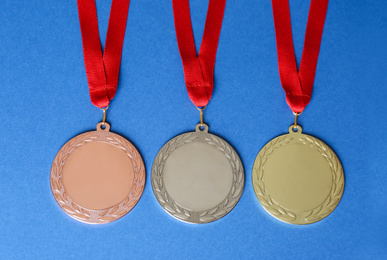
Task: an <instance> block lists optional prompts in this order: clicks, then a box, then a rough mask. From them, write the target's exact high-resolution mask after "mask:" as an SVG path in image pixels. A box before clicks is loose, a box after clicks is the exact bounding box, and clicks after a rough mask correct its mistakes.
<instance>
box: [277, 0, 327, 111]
mask: <svg viewBox="0 0 387 260" xmlns="http://www.w3.org/2000/svg"><path fill="white" fill-rule="evenodd" d="M272 6H273V17H274V28H275V36H276V41H277V56H278V68H279V74H280V79H281V84H282V87H283V89H284V90H285V93H286V102H287V103H288V105H289V107H290V108H291V109H292V111H293V112H295V113H301V112H302V111H303V110H304V109H305V107H306V106H307V105H308V104H309V101H310V99H311V96H312V92H313V82H314V78H315V74H316V67H317V60H318V55H319V52H320V45H321V38H322V33H323V29H324V23H325V17H326V13H327V9H328V0H311V4H310V8H309V15H308V22H307V26H306V31H305V41H304V48H303V51H302V57H301V63H300V68H299V70H298V72H297V64H296V57H295V54H294V47H293V36H292V27H291V21H290V8H289V0H272Z"/></svg>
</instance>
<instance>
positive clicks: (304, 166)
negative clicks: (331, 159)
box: [264, 144, 332, 211]
mask: <svg viewBox="0 0 387 260" xmlns="http://www.w3.org/2000/svg"><path fill="white" fill-rule="evenodd" d="M264 182H265V184H266V188H267V191H268V193H269V194H270V196H271V197H272V199H273V200H275V201H276V202H278V203H279V204H280V205H281V206H284V207H285V208H287V209H291V210H301V211H303V210H311V209H313V208H314V207H317V206H319V205H320V204H321V203H322V202H324V200H325V199H326V198H327V196H328V195H329V193H330V191H331V188H332V171H331V168H330V167H329V164H328V162H327V160H326V159H325V158H324V156H323V155H322V154H321V153H320V152H318V151H317V150H316V149H314V148H312V147H310V146H307V145H303V144H291V145H287V146H283V147H281V148H280V149H277V150H275V151H274V152H273V153H272V154H271V155H270V157H269V158H268V160H267V163H266V166H265V174H264Z"/></svg>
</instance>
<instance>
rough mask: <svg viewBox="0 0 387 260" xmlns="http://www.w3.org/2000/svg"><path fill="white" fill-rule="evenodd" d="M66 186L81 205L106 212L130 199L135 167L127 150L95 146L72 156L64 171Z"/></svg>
mask: <svg viewBox="0 0 387 260" xmlns="http://www.w3.org/2000/svg"><path fill="white" fill-rule="evenodd" d="M63 184H64V187H65V190H66V192H67V194H68V195H69V196H70V198H71V199H73V200H74V201H75V202H76V203H78V204H79V205H81V206H83V207H85V208H87V209H94V210H101V209H106V208H109V207H112V206H114V205H116V204H118V203H120V202H121V201H123V200H124V199H125V197H126V196H128V194H129V192H130V189H131V187H132V184H133V168H132V163H131V161H130V159H129V157H128V156H127V155H126V153H125V152H124V151H123V150H121V149H119V148H117V147H115V146H113V145H111V144H108V143H103V142H91V143H88V144H86V145H83V146H81V147H79V148H78V149H77V150H75V151H74V152H73V153H72V154H71V155H70V156H69V158H68V159H67V161H66V164H65V166H64V169H63Z"/></svg>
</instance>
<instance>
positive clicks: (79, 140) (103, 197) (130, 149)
mask: <svg viewBox="0 0 387 260" xmlns="http://www.w3.org/2000/svg"><path fill="white" fill-rule="evenodd" d="M102 127H103V126H102V123H99V124H98V125H97V131H92V132H86V133H83V134H80V135H78V136H76V137H74V138H73V139H71V140H70V141H68V142H67V143H66V144H65V145H64V146H63V147H62V148H61V149H60V150H59V152H58V154H57V155H56V157H55V159H54V162H53V164H52V167H51V175H50V182H51V190H52V193H53V195H54V197H55V199H56V201H57V202H58V204H59V206H60V207H61V208H62V209H63V210H64V211H65V212H66V213H67V214H68V215H70V216H71V217H73V218H75V219H76V220H79V221H82V222H85V223H89V224H104V223H108V222H112V221H114V220H116V219H119V218H121V217H122V216H124V215H125V214H126V213H128V212H129V211H130V210H131V209H132V208H133V207H134V206H135V205H136V203H137V202H138V200H139V199H140V197H141V195H142V192H143V190H144V185H145V167H144V163H143V161H142V159H141V156H140V154H139V153H138V151H137V150H136V148H135V147H134V146H133V145H132V144H131V143H130V142H129V141H128V140H126V139H125V138H123V137H122V136H119V135H117V134H114V133H111V132H109V129H110V125H109V124H107V123H105V128H104V129H102Z"/></svg>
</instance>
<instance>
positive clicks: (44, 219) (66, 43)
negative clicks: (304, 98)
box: [0, 0, 387, 259]
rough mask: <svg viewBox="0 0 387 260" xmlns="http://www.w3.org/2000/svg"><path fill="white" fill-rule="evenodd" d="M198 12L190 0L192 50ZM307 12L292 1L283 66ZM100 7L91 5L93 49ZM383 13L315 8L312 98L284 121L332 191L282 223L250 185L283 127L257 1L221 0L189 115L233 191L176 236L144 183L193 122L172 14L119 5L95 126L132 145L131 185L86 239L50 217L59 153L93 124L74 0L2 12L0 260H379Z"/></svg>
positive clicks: (9, 1)
mask: <svg viewBox="0 0 387 260" xmlns="http://www.w3.org/2000/svg"><path fill="white" fill-rule="evenodd" d="M207 3H208V0H193V1H191V10H192V20H193V27H194V35H195V41H196V44H197V46H199V44H200V42H201V36H202V32H203V27H204V21H205V16H206V11H207ZM309 3H310V1H303V0H292V1H291V15H292V27H293V34H294V42H295V50H296V56H297V60H298V62H299V60H300V57H301V52H302V46H303V41H304V32H305V25H306V21H307V14H308V9H309ZM110 4H111V1H104V0H98V1H97V8H98V17H99V24H100V32H101V38H103V40H102V42H104V39H105V35H106V30H107V25H108V17H109V11H110ZM386 14H387V2H386V1H383V0H378V1H372V2H371V1H365V0H363V1H361V0H356V1H330V3H329V7H328V13H327V18H326V24H325V29H324V34H323V39H322V45H321V51H320V57H319V61H318V66H317V73H316V80H315V85H314V87H315V88H314V92H313V97H312V100H311V103H310V104H309V105H308V106H307V108H306V110H305V111H304V113H303V115H302V116H301V117H300V118H299V122H300V124H301V125H302V126H303V129H304V132H305V133H308V134H311V135H314V136H316V137H318V138H320V139H322V140H324V141H325V142H326V143H327V144H329V146H330V147H331V148H332V149H333V150H334V151H335V152H336V153H337V155H338V156H339V158H340V160H341V162H342V165H343V167H344V172H345V178H346V183H345V184H346V185H345V190H344V195H343V198H342V200H341V202H340V204H339V206H338V207H337V209H336V210H335V211H334V212H333V213H332V214H331V215H330V216H328V217H327V218H326V219H324V220H323V221H320V222H318V223H316V224H313V225H308V226H292V225H288V224H285V223H282V222H279V221H277V220H276V219H274V218H272V217H271V216H270V215H269V214H267V213H266V212H265V210H264V209H263V208H262V207H261V205H260V204H259V202H258V200H257V198H256V197H255V194H254V191H253V187H252V185H251V171H252V166H253V162H254V159H255V157H256V155H257V153H258V151H259V150H260V149H261V148H262V147H263V146H264V145H265V144H266V143H267V142H268V141H269V140H271V139H272V138H274V137H276V136H278V135H281V134H283V133H286V131H287V129H288V127H289V125H290V124H292V122H293V120H294V118H293V115H292V113H291V111H290V109H289V108H288V106H287V104H286V103H285V95H284V92H283V90H282V88H281V85H280V79H279V75H278V66H277V54H276V45H275V34H274V26H273V17H272V9H271V2H270V1H256V0H245V1H228V2H227V5H226V10H225V15H224V21H223V27H222V32H221V36H220V42H219V48H218V53H217V59H216V66H215V82H216V83H215V88H214V93H213V99H212V100H211V102H210V104H209V106H208V107H207V109H206V110H205V115H204V116H205V121H206V122H207V123H208V124H209V125H210V131H211V132H212V133H214V134H217V135H219V136H221V137H224V138H225V139H226V140H228V141H229V142H230V143H231V144H232V145H233V147H234V148H235V149H236V150H237V151H238V153H239V155H240V157H241V158H242V161H243V163H244V167H245V174H246V182H245V189H244V192H243V194H242V197H241V200H240V202H239V203H238V204H237V206H236V207H235V208H234V210H233V211H231V213H230V214H228V215H227V216H225V217H224V218H223V219H221V220H219V221H216V222H214V223H210V224H205V225H190V224H185V223H182V222H180V221H177V220H175V219H174V218H172V217H170V216H169V215H168V214H167V213H166V212H165V211H164V210H163V209H162V208H161V206H160V205H159V204H158V202H157V200H156V199H155V197H154V195H153V192H152V187H151V182H150V172H151V166H152V163H153V159H154V158H155V156H156V154H157V152H158V150H159V149H160V148H161V147H162V145H163V144H164V143H165V142H167V141H168V140H169V139H171V138H172V137H174V136H176V135H178V134H180V133H183V132H187V131H192V130H193V129H194V126H195V124H196V123H198V121H199V112H198V111H197V110H196V108H195V107H194V105H193V104H192V103H191V102H190V100H189V99H188V95H187V93H186V89H185V84H184V77H183V69H182V64H181V59H180V56H179V52H178V48H177V43H176V36H175V31H174V24H173V14H172V4H171V1H154V0H133V1H132V2H131V4H130V8H129V17H128V26H127V31H126V36H125V42H124V49H123V55H122V64H121V72H120V78H119V86H118V91H117V94H116V97H115V99H114V100H113V102H111V106H110V108H109V111H108V117H107V118H108V121H109V122H110V123H111V126H112V130H113V131H114V132H116V133H119V134H121V135H123V136H125V137H127V138H128V139H129V140H131V141H132V142H133V143H134V144H135V145H136V146H137V147H138V149H139V151H140V153H141V154H142V156H143V159H144V162H145V166H146V172H147V179H146V186H145V190H144V194H143V196H142V198H141V200H140V201H139V203H138V204H137V206H136V207H135V208H134V209H133V210H132V211H131V212H130V213H129V214H127V215H126V216H125V217H123V218H122V219H119V220H118V221H115V222H113V223H111V224H107V225H101V226H91V225H87V224H83V223H80V222H77V221H76V220H73V219H72V218H70V217H68V216H67V215H66V214H65V213H64V212H63V211H62V210H61V209H60V208H59V206H58V205H57V203H56V201H55V199H54V198H53V196H52V194H51V190H50V183H49V174H50V168H51V163H52V161H53V159H54V157H55V155H56V153H57V152H58V150H59V149H60V148H61V146H62V145H63V144H64V143H66V142H67V141H68V140H69V139H70V138H72V137H74V136H76V135H78V134H80V133H82V132H85V131H89V130H93V129H95V125H96V124H97V123H98V122H99V121H100V120H101V119H102V113H101V111H100V110H99V109H98V108H95V107H94V106H93V105H92V104H91V102H90V99H89V93H88V86H87V80H86V74H85V69H84V63H83V52H82V41H81V33H80V29H79V20H78V13H77V5H76V1H75V0H71V1H52V0H39V1H38V0H29V1H27V0H24V1H14V0H1V1H0V21H1V24H0V43H1V47H0V65H1V66H0V77H1V83H0V89H1V92H0V100H1V105H0V109H1V110H0V121H1V127H0V258H1V259H38V258H39V259H79V258H84V259H112V258H122V259H135V258H136V259H137V258H138V259H150V258H154V259H198V258H201V259H258V258H274V259H278V258H283V259H287V258H289V259H311V258H314V259H327V258H333V259H339V258H341V259H343V258H344V259H354V258H355V259H382V258H387V224H386V219H387V197H386V195H387V194H386V193H387V192H386V188H385V186H386V184H387V167H386V153H387V146H386V138H385V134H384V133H385V131H386V127H387V115H386V109H387V104H386V101H385V98H386V95H387V88H386V86H387V82H386V66H387V50H386V46H387V15H386ZM197 48H198V47H197Z"/></svg>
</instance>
